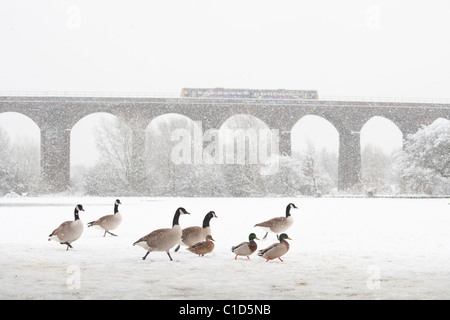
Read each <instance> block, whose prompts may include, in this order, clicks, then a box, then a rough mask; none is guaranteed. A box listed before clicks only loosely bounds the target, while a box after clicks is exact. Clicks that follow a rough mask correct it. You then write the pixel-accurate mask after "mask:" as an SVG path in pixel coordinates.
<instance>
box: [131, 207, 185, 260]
mask: <svg viewBox="0 0 450 320" xmlns="http://www.w3.org/2000/svg"><path fill="white" fill-rule="evenodd" d="M182 214H189V212H187V211H186V210H185V209H184V208H181V207H180V208H178V209H177V211H176V212H175V215H174V217H173V223H172V228H163V229H157V230H154V231H152V232H150V233H149V234H147V235H146V236H143V237H142V238H140V239H139V240H137V241H136V242H135V243H133V246H135V245H138V246H140V247H142V248H144V249H145V250H147V253H146V254H145V256H144V257H143V258H142V259H143V260H145V259H146V258H147V256H148V254H149V253H150V252H152V251H165V252H166V253H167V255H168V256H169V258H170V261H172V260H173V259H172V257H171V256H170V253H169V250H170V249H171V248H172V247H173V246H175V245H176V244H177V243H178V242H179V241H180V239H181V227H180V225H179V223H178V219H179V217H180V215H182Z"/></svg>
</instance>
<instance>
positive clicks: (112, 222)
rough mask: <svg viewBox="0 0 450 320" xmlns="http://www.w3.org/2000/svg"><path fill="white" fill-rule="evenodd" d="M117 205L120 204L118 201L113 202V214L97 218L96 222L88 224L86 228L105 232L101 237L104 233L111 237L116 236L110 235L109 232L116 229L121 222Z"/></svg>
mask: <svg viewBox="0 0 450 320" xmlns="http://www.w3.org/2000/svg"><path fill="white" fill-rule="evenodd" d="M119 204H122V203H121V202H120V200H119V199H117V200H116V201H115V202H114V214H108V215H106V216H103V217H101V218H99V219H98V220H96V221H91V222H89V223H88V227H97V228H99V229H102V230H105V233H104V234H103V237H104V236H106V233H109V234H110V235H112V236H115V237H116V236H117V234H114V233H112V232H111V231H110V230H114V229H116V228H117V227H118V226H119V225H120V223H121V222H122V215H121V214H120V212H119Z"/></svg>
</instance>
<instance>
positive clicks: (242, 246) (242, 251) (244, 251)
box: [231, 233, 259, 260]
mask: <svg viewBox="0 0 450 320" xmlns="http://www.w3.org/2000/svg"><path fill="white" fill-rule="evenodd" d="M255 239H256V240H259V239H258V237H257V236H256V234H254V233H250V235H249V236H248V242H241V243H239V244H238V245H237V246H233V247H231V252H233V253H235V254H236V256H235V257H234V260H237V257H238V256H247V258H248V259H250V257H249V255H251V254H252V253H253V252H255V251H256V249H257V248H258V245H257V244H256V242H255Z"/></svg>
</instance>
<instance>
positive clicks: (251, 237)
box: [248, 233, 259, 241]
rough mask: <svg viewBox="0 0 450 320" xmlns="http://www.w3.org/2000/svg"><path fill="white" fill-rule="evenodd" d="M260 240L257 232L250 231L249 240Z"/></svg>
mask: <svg viewBox="0 0 450 320" xmlns="http://www.w3.org/2000/svg"><path fill="white" fill-rule="evenodd" d="M255 239H256V240H259V239H258V237H257V236H256V234H254V233H250V235H249V236H248V240H250V241H252V240H255Z"/></svg>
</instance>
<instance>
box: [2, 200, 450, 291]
mask: <svg viewBox="0 0 450 320" xmlns="http://www.w3.org/2000/svg"><path fill="white" fill-rule="evenodd" d="M114 200H115V199H114V198H90V197H89V198H62V197H48V198H13V199H11V198H2V199H0V221H1V224H0V256H1V260H0V299H450V290H449V287H450V267H449V265H450V205H449V202H450V201H449V199H373V198H372V199H361V198H356V199H355V198H353V199H350V198H346V199H343V198H298V199H280V198H272V199H267V198H266V199H257V198H256V199H253V198H252V199H229V198H228V199H223V198H219V199H214V198H207V199H205V198H194V199H191V198H170V199H169V198H163V199H161V198H156V199H154V198H120V200H121V201H122V203H123V204H122V205H121V206H120V211H121V213H122V215H123V222H122V225H121V226H120V227H119V228H118V229H117V230H116V233H117V234H119V236H118V237H111V236H109V235H107V237H105V238H103V237H102V235H103V232H101V231H99V230H96V229H92V228H85V229H84V233H83V235H82V237H81V238H80V239H79V240H78V241H76V242H74V243H73V246H74V249H73V250H69V251H68V252H66V251H65V249H66V248H65V246H62V245H60V244H58V243H56V242H54V241H51V242H49V241H47V236H48V234H50V233H51V232H52V231H53V229H55V228H56V227H57V226H58V225H59V224H60V223H61V222H63V221H65V220H71V219H73V209H74V206H75V204H77V203H81V204H83V206H84V208H85V210H86V212H84V213H83V212H82V215H81V219H82V220H83V222H85V223H87V222H89V221H92V220H95V219H97V218H99V217H100V216H102V215H104V214H109V213H112V210H113V202H114ZM289 202H293V203H295V204H296V205H297V206H298V207H299V208H300V209H299V210H296V211H293V215H294V219H295V222H294V225H293V227H292V228H291V230H290V231H289V232H288V234H289V236H290V237H291V238H292V239H293V240H292V241H290V244H291V250H290V251H289V252H288V253H287V254H286V255H285V256H284V257H283V258H284V262H281V261H278V260H277V261H275V260H274V261H270V262H267V263H266V262H265V260H263V259H262V258H260V257H258V256H257V255H256V254H254V255H253V256H251V260H247V259H246V258H239V259H238V261H235V260H234V255H233V253H231V251H230V248H231V246H232V245H235V244H237V243H239V242H241V241H244V240H246V239H247V237H248V234H249V233H250V232H257V235H258V236H259V237H262V236H263V232H262V231H260V230H258V229H257V228H254V227H253V225H254V224H255V223H257V222H260V221H263V220H266V219H268V218H271V217H274V216H280V215H283V214H284V211H285V207H286V205H287V204H288V203H289ZM179 206H183V207H185V208H186V209H187V210H188V211H189V212H191V213H192V214H191V215H190V216H181V217H180V225H181V227H187V226H191V225H201V222H202V220H203V217H204V215H205V214H206V213H207V212H208V211H209V210H214V211H215V212H216V214H217V215H218V218H217V219H212V220H211V227H212V230H213V232H212V233H213V237H214V239H215V240H216V248H215V250H214V251H213V253H211V254H210V255H207V256H205V257H203V258H199V257H197V256H195V255H194V254H192V253H190V252H188V251H187V250H185V249H184V248H182V249H180V251H179V252H177V253H172V257H173V259H174V261H172V262H170V261H169V259H168V257H167V255H166V254H165V253H163V252H156V253H150V255H149V256H148V257H147V260H145V261H143V260H142V259H141V257H142V256H143V255H144V254H145V251H144V250H143V249H142V248H140V247H133V246H132V243H133V242H134V241H136V240H137V239H139V238H140V237H141V236H143V235H146V234H147V233H149V232H150V231H152V230H154V229H157V228H161V227H169V226H171V223H172V218H173V214H174V212H175V210H176V208H177V207H179ZM273 242H276V238H275V235H273V234H272V235H269V236H268V238H267V239H266V240H262V241H258V246H259V248H264V247H266V246H268V245H270V244H271V243H273Z"/></svg>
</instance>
